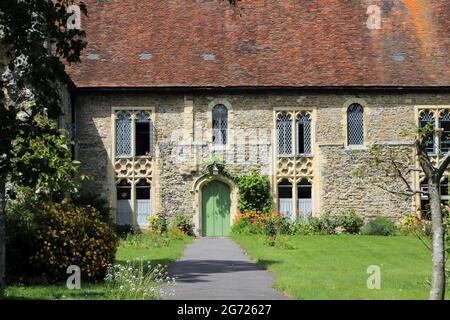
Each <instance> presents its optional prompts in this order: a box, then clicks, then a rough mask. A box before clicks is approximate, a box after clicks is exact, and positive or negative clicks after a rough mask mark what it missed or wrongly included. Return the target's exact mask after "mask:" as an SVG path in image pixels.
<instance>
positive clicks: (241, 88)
mask: <svg viewBox="0 0 450 320" xmlns="http://www.w3.org/2000/svg"><path fill="white" fill-rule="evenodd" d="M76 90H77V91H78V92H80V93H90V92H105V93H108V92H110V93H120V92H127V93H140V92H224V91H229V92H232V91H236V92H239V91H255V92H256V91H285V92H295V91H297V92H308V91H311V92H321V91H326V92H340V91H373V92H377V91H383V92H408V93H411V92H444V93H450V86H431V87H430V86H428V87H421V86H406V87H405V86H324V87H318V86H314V87H312V86H311V87H289V86H283V87H277V86H233V87H206V86H203V87H182V86H171V87H170V86H167V87H162V86H161V87H78V88H76Z"/></svg>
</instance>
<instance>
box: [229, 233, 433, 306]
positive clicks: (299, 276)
mask: <svg viewBox="0 0 450 320" xmlns="http://www.w3.org/2000/svg"><path fill="white" fill-rule="evenodd" d="M233 238H234V239H235V240H236V242H237V243H239V245H240V246H241V247H242V248H243V249H244V250H245V251H246V252H247V253H248V254H249V255H250V256H251V257H252V258H253V259H254V260H256V261H257V262H258V263H259V264H260V265H262V266H263V267H265V268H266V269H267V270H269V271H270V272H271V273H272V274H273V275H274V277H275V285H274V287H275V288H276V289H278V290H280V291H284V292H286V293H287V294H288V296H290V297H291V298H292V299H427V297H428V290H429V287H428V284H427V281H428V279H429V278H430V275H431V253H430V252H429V251H428V249H426V248H425V246H424V245H423V244H422V243H421V242H420V241H419V240H417V239H415V238H411V237H400V236H398V237H377V236H352V235H338V236H290V237H288V239H289V240H288V243H289V244H291V245H293V246H294V249H278V248H274V247H269V246H266V245H264V244H263V243H262V239H261V237H259V236H234V237H233ZM370 265H377V266H379V267H380V268H381V289H380V290H377V289H373V290H369V289H368V288H367V284H366V283H367V278H368V277H369V276H370V275H369V274H368V273H367V268H368V267H369V266H370Z"/></svg>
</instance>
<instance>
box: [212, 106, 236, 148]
mask: <svg viewBox="0 0 450 320" xmlns="http://www.w3.org/2000/svg"><path fill="white" fill-rule="evenodd" d="M217 105H223V106H225V108H227V111H228V112H227V114H228V115H227V118H228V121H227V122H228V126H227V138H226V143H225V144H221V145H217V144H214V142H213V115H212V114H213V108H214V107H215V106H217ZM207 113H208V123H207V124H206V125H207V135H208V137H207V143H208V145H209V147H210V150H211V151H224V150H227V149H228V148H229V147H230V146H231V144H232V141H234V137H233V130H232V124H233V116H234V114H233V106H232V104H231V103H230V102H229V101H228V100H227V99H224V98H218V99H214V100H212V101H210V102H209V103H208V110H207Z"/></svg>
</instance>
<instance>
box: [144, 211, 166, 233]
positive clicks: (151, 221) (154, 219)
mask: <svg viewBox="0 0 450 320" xmlns="http://www.w3.org/2000/svg"><path fill="white" fill-rule="evenodd" d="M148 227H149V229H150V231H152V232H154V233H160V234H162V233H165V232H167V228H168V217H167V215H165V214H163V213H159V214H154V215H151V216H150V217H149V218H148Z"/></svg>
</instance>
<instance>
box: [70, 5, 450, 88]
mask: <svg viewBox="0 0 450 320" xmlns="http://www.w3.org/2000/svg"><path fill="white" fill-rule="evenodd" d="M85 2H86V4H87V5H88V12H89V17H88V18H86V17H84V18H83V20H82V27H83V28H84V29H85V30H86V32H87V35H88V37H87V40H88V42H89V45H88V48H87V50H86V51H85V52H84V55H83V59H82V60H83V62H82V64H80V65H77V66H74V67H71V68H70V74H71V77H72V79H73V81H74V82H75V84H76V85H77V86H78V87H79V88H88V87H224V86H230V87H237V86H244V87H246V86H249V87H259V86H271V87H322V86H405V87H408V86H418V87H422V86H425V87H431V86H450V69H449V55H448V53H449V49H450V48H449V46H450V24H449V21H450V20H449V19H448V15H449V12H450V1H448V0H242V1H240V2H239V5H238V8H237V9H236V8H233V7H230V5H229V4H228V2H226V1H222V0H85ZM370 4H377V5H379V6H380V7H381V9H382V13H381V16H382V26H381V29H380V30H370V29H368V28H367V26H366V21H367V18H368V15H367V13H366V11H367V7H368V6H369V5H370Z"/></svg>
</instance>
